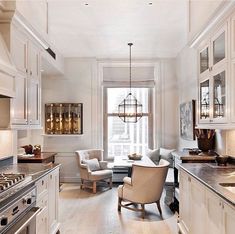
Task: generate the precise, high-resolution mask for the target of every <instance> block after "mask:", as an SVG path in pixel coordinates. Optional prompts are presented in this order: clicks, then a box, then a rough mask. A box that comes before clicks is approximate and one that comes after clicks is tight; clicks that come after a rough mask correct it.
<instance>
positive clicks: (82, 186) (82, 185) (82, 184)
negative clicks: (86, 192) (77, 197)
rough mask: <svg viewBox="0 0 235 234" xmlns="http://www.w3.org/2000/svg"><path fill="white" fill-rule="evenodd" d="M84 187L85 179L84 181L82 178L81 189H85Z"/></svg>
mask: <svg viewBox="0 0 235 234" xmlns="http://www.w3.org/2000/svg"><path fill="white" fill-rule="evenodd" d="M83 188H84V181H83V179H81V185H80V189H83Z"/></svg>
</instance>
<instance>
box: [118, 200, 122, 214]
mask: <svg viewBox="0 0 235 234" xmlns="http://www.w3.org/2000/svg"><path fill="white" fill-rule="evenodd" d="M121 202H122V199H121V198H120V197H119V198H118V211H119V212H121Z"/></svg>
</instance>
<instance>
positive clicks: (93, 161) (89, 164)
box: [83, 158, 100, 171]
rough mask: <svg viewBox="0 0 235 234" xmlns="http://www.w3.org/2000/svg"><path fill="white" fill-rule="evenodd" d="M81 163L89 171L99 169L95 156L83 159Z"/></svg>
mask: <svg viewBox="0 0 235 234" xmlns="http://www.w3.org/2000/svg"><path fill="white" fill-rule="evenodd" d="M83 163H85V164H86V165H87V167H88V168H89V170H90V171H98V170H100V164H99V161H98V159H97V158H93V159H88V160H83Z"/></svg>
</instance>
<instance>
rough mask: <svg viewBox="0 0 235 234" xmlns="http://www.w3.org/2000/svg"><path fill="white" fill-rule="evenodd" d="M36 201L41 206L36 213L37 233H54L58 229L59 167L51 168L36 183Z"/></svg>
mask: <svg viewBox="0 0 235 234" xmlns="http://www.w3.org/2000/svg"><path fill="white" fill-rule="evenodd" d="M36 188H37V202H36V205H37V206H38V207H40V208H41V211H40V213H39V214H38V215H37V219H36V220H37V234H47V233H49V234H55V233H57V231H58V230H59V222H58V199H59V168H57V169H55V170H53V171H52V172H50V173H49V174H47V175H46V176H44V177H43V178H42V179H40V180H39V181H38V182H37V183H36Z"/></svg>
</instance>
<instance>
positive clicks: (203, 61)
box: [200, 47, 209, 73]
mask: <svg viewBox="0 0 235 234" xmlns="http://www.w3.org/2000/svg"><path fill="white" fill-rule="evenodd" d="M208 68H209V54H208V47H207V48H206V49H204V50H203V51H202V52H201V53H200V73H203V72H204V71H206V70H207V69H208Z"/></svg>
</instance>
